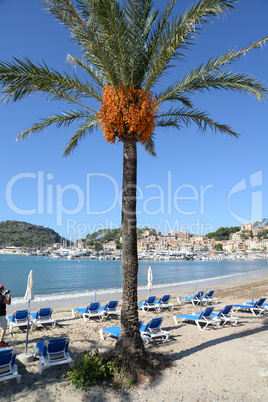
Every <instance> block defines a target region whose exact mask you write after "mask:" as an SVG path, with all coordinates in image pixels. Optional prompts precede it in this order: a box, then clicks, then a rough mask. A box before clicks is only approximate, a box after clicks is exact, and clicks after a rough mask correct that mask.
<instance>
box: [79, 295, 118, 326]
mask: <svg viewBox="0 0 268 402" xmlns="http://www.w3.org/2000/svg"><path fill="white" fill-rule="evenodd" d="M117 306H118V300H111V301H109V302H108V303H107V304H106V305H105V306H101V305H100V303H98V302H95V303H91V304H90V305H89V306H87V307H86V308H74V309H73V310H72V316H73V318H75V316H77V315H79V314H81V315H82V316H83V320H84V322H86V321H87V319H89V318H96V317H98V318H99V319H100V320H101V321H103V320H105V319H107V318H109V316H116V317H120V310H118V309H117Z"/></svg>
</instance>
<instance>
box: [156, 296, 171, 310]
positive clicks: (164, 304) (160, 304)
mask: <svg viewBox="0 0 268 402" xmlns="http://www.w3.org/2000/svg"><path fill="white" fill-rule="evenodd" d="M169 299H170V295H164V296H161V297H160V299H159V300H158V301H156V302H155V305H156V307H157V310H158V311H161V310H163V309H165V308H168V309H169V310H173V309H174V304H173V303H170V302H169Z"/></svg>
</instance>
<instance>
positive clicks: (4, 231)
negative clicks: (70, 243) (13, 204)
mask: <svg viewBox="0 0 268 402" xmlns="http://www.w3.org/2000/svg"><path fill="white" fill-rule="evenodd" d="M61 240H62V238H61V236H60V235H59V234H58V233H56V232H55V231H54V230H52V229H49V228H45V227H43V226H38V225H32V224H31V223H27V222H20V221H5V222H0V247H7V246H16V247H26V248H28V247H35V246H36V247H38V248H40V247H47V246H50V245H53V244H54V243H60V242H61Z"/></svg>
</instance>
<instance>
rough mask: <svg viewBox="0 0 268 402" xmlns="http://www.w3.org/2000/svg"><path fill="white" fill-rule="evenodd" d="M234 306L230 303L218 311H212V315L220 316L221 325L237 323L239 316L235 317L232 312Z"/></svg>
mask: <svg viewBox="0 0 268 402" xmlns="http://www.w3.org/2000/svg"><path fill="white" fill-rule="evenodd" d="M232 308H233V305H232V304H229V305H227V306H225V307H223V308H222V309H221V310H220V311H219V312H218V313H211V317H214V318H219V319H220V320H221V323H220V325H221V326H224V325H225V324H231V325H237V323H238V321H239V317H234V316H233V315H232V314H231V311H232Z"/></svg>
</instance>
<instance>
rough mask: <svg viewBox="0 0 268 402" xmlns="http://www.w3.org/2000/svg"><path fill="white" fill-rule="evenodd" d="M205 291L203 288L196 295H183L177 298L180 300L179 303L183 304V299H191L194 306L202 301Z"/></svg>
mask: <svg viewBox="0 0 268 402" xmlns="http://www.w3.org/2000/svg"><path fill="white" fill-rule="evenodd" d="M203 294H204V292H203V291H202V290H201V291H199V292H197V293H196V294H195V295H194V296H181V297H178V298H177V300H178V302H179V304H181V301H182V300H183V301H189V302H190V303H192V304H193V305H194V306H196V305H197V304H199V303H200V300H201V299H202V296H203Z"/></svg>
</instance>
